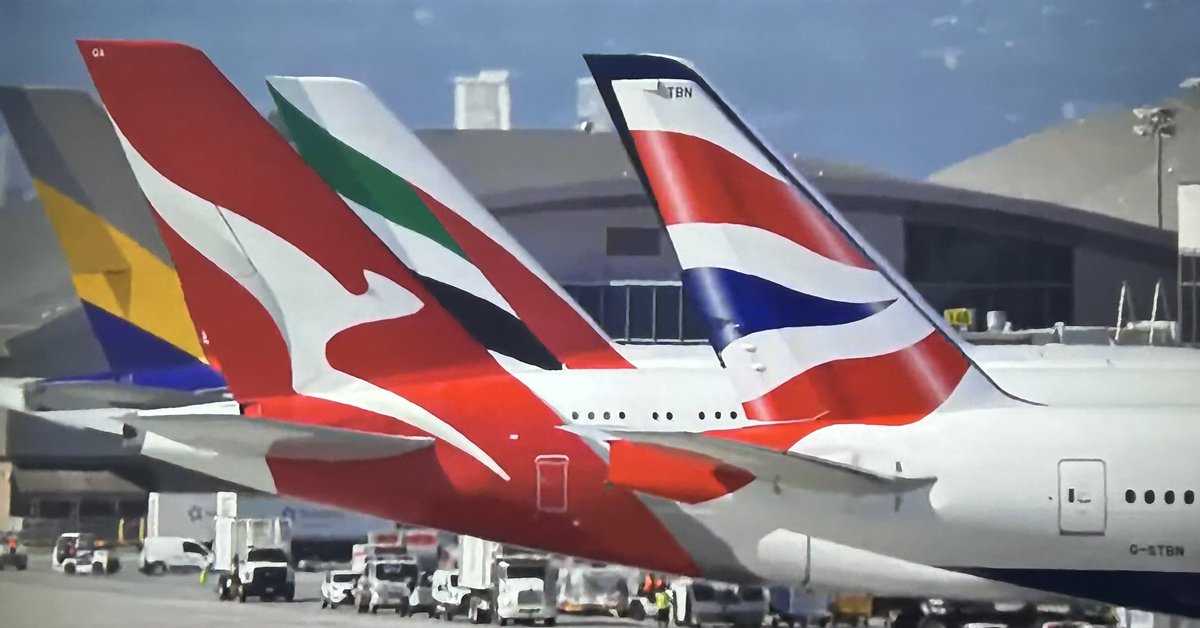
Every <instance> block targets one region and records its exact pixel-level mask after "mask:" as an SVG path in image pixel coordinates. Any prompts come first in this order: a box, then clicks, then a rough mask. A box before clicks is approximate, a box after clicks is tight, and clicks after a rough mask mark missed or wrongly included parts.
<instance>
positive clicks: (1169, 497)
mask: <svg viewBox="0 0 1200 628" xmlns="http://www.w3.org/2000/svg"><path fill="white" fill-rule="evenodd" d="M1137 498H1138V495H1137V491H1134V490H1133V489H1129V490H1127V491H1125V503H1127V504H1132V503H1134V502H1136V501H1137ZM1162 498H1163V501H1164V502H1166V503H1168V504H1174V503H1175V491H1167V492H1165V493H1163V496H1162ZM1142 499H1143V500H1144V501H1145V502H1146V503H1147V504H1153V503H1154V499H1155V497H1154V491H1146V492H1145V493H1143V494H1142ZM1195 501H1196V493H1194V492H1192V491H1190V490H1189V491H1184V492H1183V503H1185V504H1192V503H1194V502H1195Z"/></svg>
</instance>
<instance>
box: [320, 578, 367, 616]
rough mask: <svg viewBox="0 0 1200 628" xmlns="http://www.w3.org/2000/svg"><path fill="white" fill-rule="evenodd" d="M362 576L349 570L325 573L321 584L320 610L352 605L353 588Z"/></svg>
mask: <svg viewBox="0 0 1200 628" xmlns="http://www.w3.org/2000/svg"><path fill="white" fill-rule="evenodd" d="M361 575H362V574H360V573H358V572H356V571H351V570H349V569H335V570H332V571H329V572H326V573H325V581H324V582H322V583H321V608H334V609H336V608H337V607H338V606H340V605H342V604H353V603H354V587H355V585H357V584H358V579H359V577H360V576H361Z"/></svg>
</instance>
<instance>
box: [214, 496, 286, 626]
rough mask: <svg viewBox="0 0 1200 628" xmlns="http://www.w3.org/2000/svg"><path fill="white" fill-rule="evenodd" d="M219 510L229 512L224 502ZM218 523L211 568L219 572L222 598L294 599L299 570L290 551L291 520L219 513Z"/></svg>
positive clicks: (217, 586) (219, 588)
mask: <svg viewBox="0 0 1200 628" xmlns="http://www.w3.org/2000/svg"><path fill="white" fill-rule="evenodd" d="M218 510H219V511H221V512H225V511H224V510H222V507H221V506H220V505H218ZM215 523H216V539H215V540H214V541H213V548H212V566H211V570H212V571H214V572H216V573H217V574H218V577H217V583H216V591H217V598H218V599H220V600H232V599H236V600H238V601H239V602H244V601H245V600H246V598H247V597H258V598H260V599H262V600H264V601H270V600H275V599H285V600H288V601H291V600H292V599H293V598H294V596H295V578H296V573H295V570H294V569H293V568H292V564H291V556H290V555H289V553H288V548H289V547H290V545H291V528H290V526H289V524H288V521H287V520H285V519H279V518H270V519H251V518H238V517H232V516H227V515H224V514H218V515H217V517H216V520H215ZM247 585H248V588H247Z"/></svg>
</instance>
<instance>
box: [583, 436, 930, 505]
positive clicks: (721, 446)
mask: <svg viewBox="0 0 1200 628" xmlns="http://www.w3.org/2000/svg"><path fill="white" fill-rule="evenodd" d="M565 429H569V430H571V431H575V432H577V433H581V434H582V435H584V436H589V437H591V438H593V439H596V440H601V441H608V442H611V441H619V440H626V441H631V442H635V443H642V444H647V445H657V446H659V447H668V448H672V449H676V450H680V451H682V452H687V453H691V454H698V455H701V456H706V457H708V458H712V459H715V460H719V461H721V462H722V463H725V464H726V465H732V466H735V467H740V468H742V469H745V470H746V471H749V472H750V473H753V474H754V476H755V477H756V478H758V479H760V480H766V481H775V482H777V483H779V484H781V485H785V486H793V487H796V488H802V489H806V490H816V491H826V492H834V493H845V494H848V495H881V494H898V493H906V492H908V491H912V490H916V489H920V488H922V487H925V486H929V485H931V484H933V482H935V481H936V479H937V478H934V477H907V476H902V475H894V474H887V473H881V472H879V471H876V470H873V469H867V468H863V467H858V466H854V465H849V464H846V463H843V462H836V461H833V460H827V459H824V458H820V457H817V456H810V455H806V454H800V453H796V452H791V451H784V452H780V451H775V450H771V449H764V448H762V447H757V446H754V445H747V444H745V443H740V442H737V441H732V440H727V439H723V438H714V437H712V436H707V435H705V434H701V433H695V432H633V431H618V432H603V431H599V430H589V429H587V428H583V429H579V428H575V427H570V428H565Z"/></svg>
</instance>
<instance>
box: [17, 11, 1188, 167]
mask: <svg viewBox="0 0 1200 628" xmlns="http://www.w3.org/2000/svg"><path fill="white" fill-rule="evenodd" d="M1196 24H1200V2H1195V1H1193V0H1054V1H1046V0H1037V1H1034V0H789V1H784V0H739V1H732V0H729V1H708V0H658V1H654V0H603V1H600V0H555V1H534V0H436V1H431V0H408V1H404V0H154V1H151V0H0V84H37V85H59V86H68V87H77V88H80V89H89V90H91V89H92V86H91V83H90V81H89V80H88V77H87V73H86V71H85V70H84V65H83V62H82V60H81V59H80V58H79V54H78V51H77V50H76V48H75V46H74V40H75V39H76V38H81V37H83V38H135V39H173V40H178V41H183V42H185V43H188V44H191V45H194V46H197V47H200V48H201V49H203V50H204V51H205V52H206V53H207V54H208V55H209V56H210V57H211V58H212V59H213V61H214V62H215V63H216V64H217V65H218V67H220V68H221V69H222V70H223V71H224V72H225V73H226V75H227V76H229V77H230V79H231V80H232V81H233V82H234V83H235V84H236V85H237V86H238V87H239V89H241V90H242V92H243V93H244V94H246V95H247V97H249V98H250V99H251V101H252V102H254V104H255V105H256V106H258V107H259V108H260V109H263V110H264V111H265V110H266V109H267V108H268V107H269V102H268V100H269V98H268V95H267V92H266V89H265V87H264V85H263V77H265V76H267V75H269V74H301V75H337V76H346V77H350V78H354V79H358V80H361V81H364V82H366V83H367V84H369V85H370V86H371V87H372V88H373V89H374V90H375V91H376V92H377V93H379V94H380V95H381V97H382V98H383V99H384V101H385V102H386V103H387V104H388V105H389V106H391V107H392V108H393V109H394V110H395V111H396V112H397V114H398V115H399V116H400V117H401V118H402V119H403V120H405V121H406V122H407V123H408V124H409V125H410V126H412V127H414V128H430V127H448V126H450V125H451V124H452V121H453V85H452V80H453V77H454V76H456V75H460V74H474V73H476V72H478V71H479V70H481V69H484V68H505V69H508V70H510V71H511V72H512V73H513V74H512V94H513V122H514V125H515V126H517V127H524V128H531V127H537V128H547V127H549V128H568V127H571V126H573V125H574V122H575V79H576V78H578V77H580V76H584V75H585V74H586V68H585V66H584V64H583V61H582V59H581V57H580V55H581V54H582V53H584V52H651V51H652V52H663V53H669V54H675V55H680V56H683V57H687V58H689V59H691V60H692V61H693V62H695V63H696V64H697V66H698V67H699V69H700V70H701V71H702V72H703V73H704V74H705V75H706V76H707V77H708V78H709V80H710V81H711V82H713V83H714V84H715V85H717V86H718V88H719V89H720V90H721V91H722V93H723V94H724V95H725V97H726V98H727V99H729V100H730V101H731V102H732V103H733V104H734V106H735V107H736V108H738V109H739V110H740V111H741V112H742V113H743V114H744V115H745V116H746V117H747V118H748V119H749V120H750V122H751V124H753V125H754V126H756V127H757V128H758V129H759V130H760V131H761V132H762V134H763V135H764V136H765V137H766V138H767V139H768V141H769V142H771V143H772V144H773V145H774V146H775V147H776V148H777V149H779V150H780V151H783V152H786V153H795V152H799V153H803V154H806V155H809V156H813V157H821V158H826V159H835V160H841V161H847V162H853V163H857V164H862V165H866V166H872V167H875V168H878V169H880V170H884V171H888V172H892V173H896V174H901V175H906V176H912V177H925V176H927V175H928V174H930V173H931V172H934V171H936V170H938V169H940V168H942V167H945V166H948V165H951V164H953V163H956V162H958V161H961V160H962V159H965V158H968V157H970V156H972V155H975V154H978V153H981V152H985V151H987V150H989V149H991V148H995V147H997V146H1000V145H1003V144H1006V143H1009V142H1012V141H1014V140H1016V139H1019V138H1021V137H1023V136H1025V135H1028V134H1031V133H1035V132H1037V131H1040V130H1042V129H1045V128H1047V127H1049V126H1052V125H1055V124H1060V123H1063V122H1064V121H1068V120H1070V119H1074V118H1079V117H1084V116H1089V115H1097V114H1100V113H1103V112H1105V111H1111V110H1117V109H1121V108H1128V107H1133V106H1137V105H1141V104H1146V103H1152V102H1157V101H1160V100H1162V99H1163V98H1165V97H1169V96H1171V95H1173V94H1175V93H1176V92H1177V91H1178V85H1179V83H1180V81H1182V80H1183V79H1185V78H1187V77H1190V76H1196V75H1200V37H1196V34H1195V25H1196Z"/></svg>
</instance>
